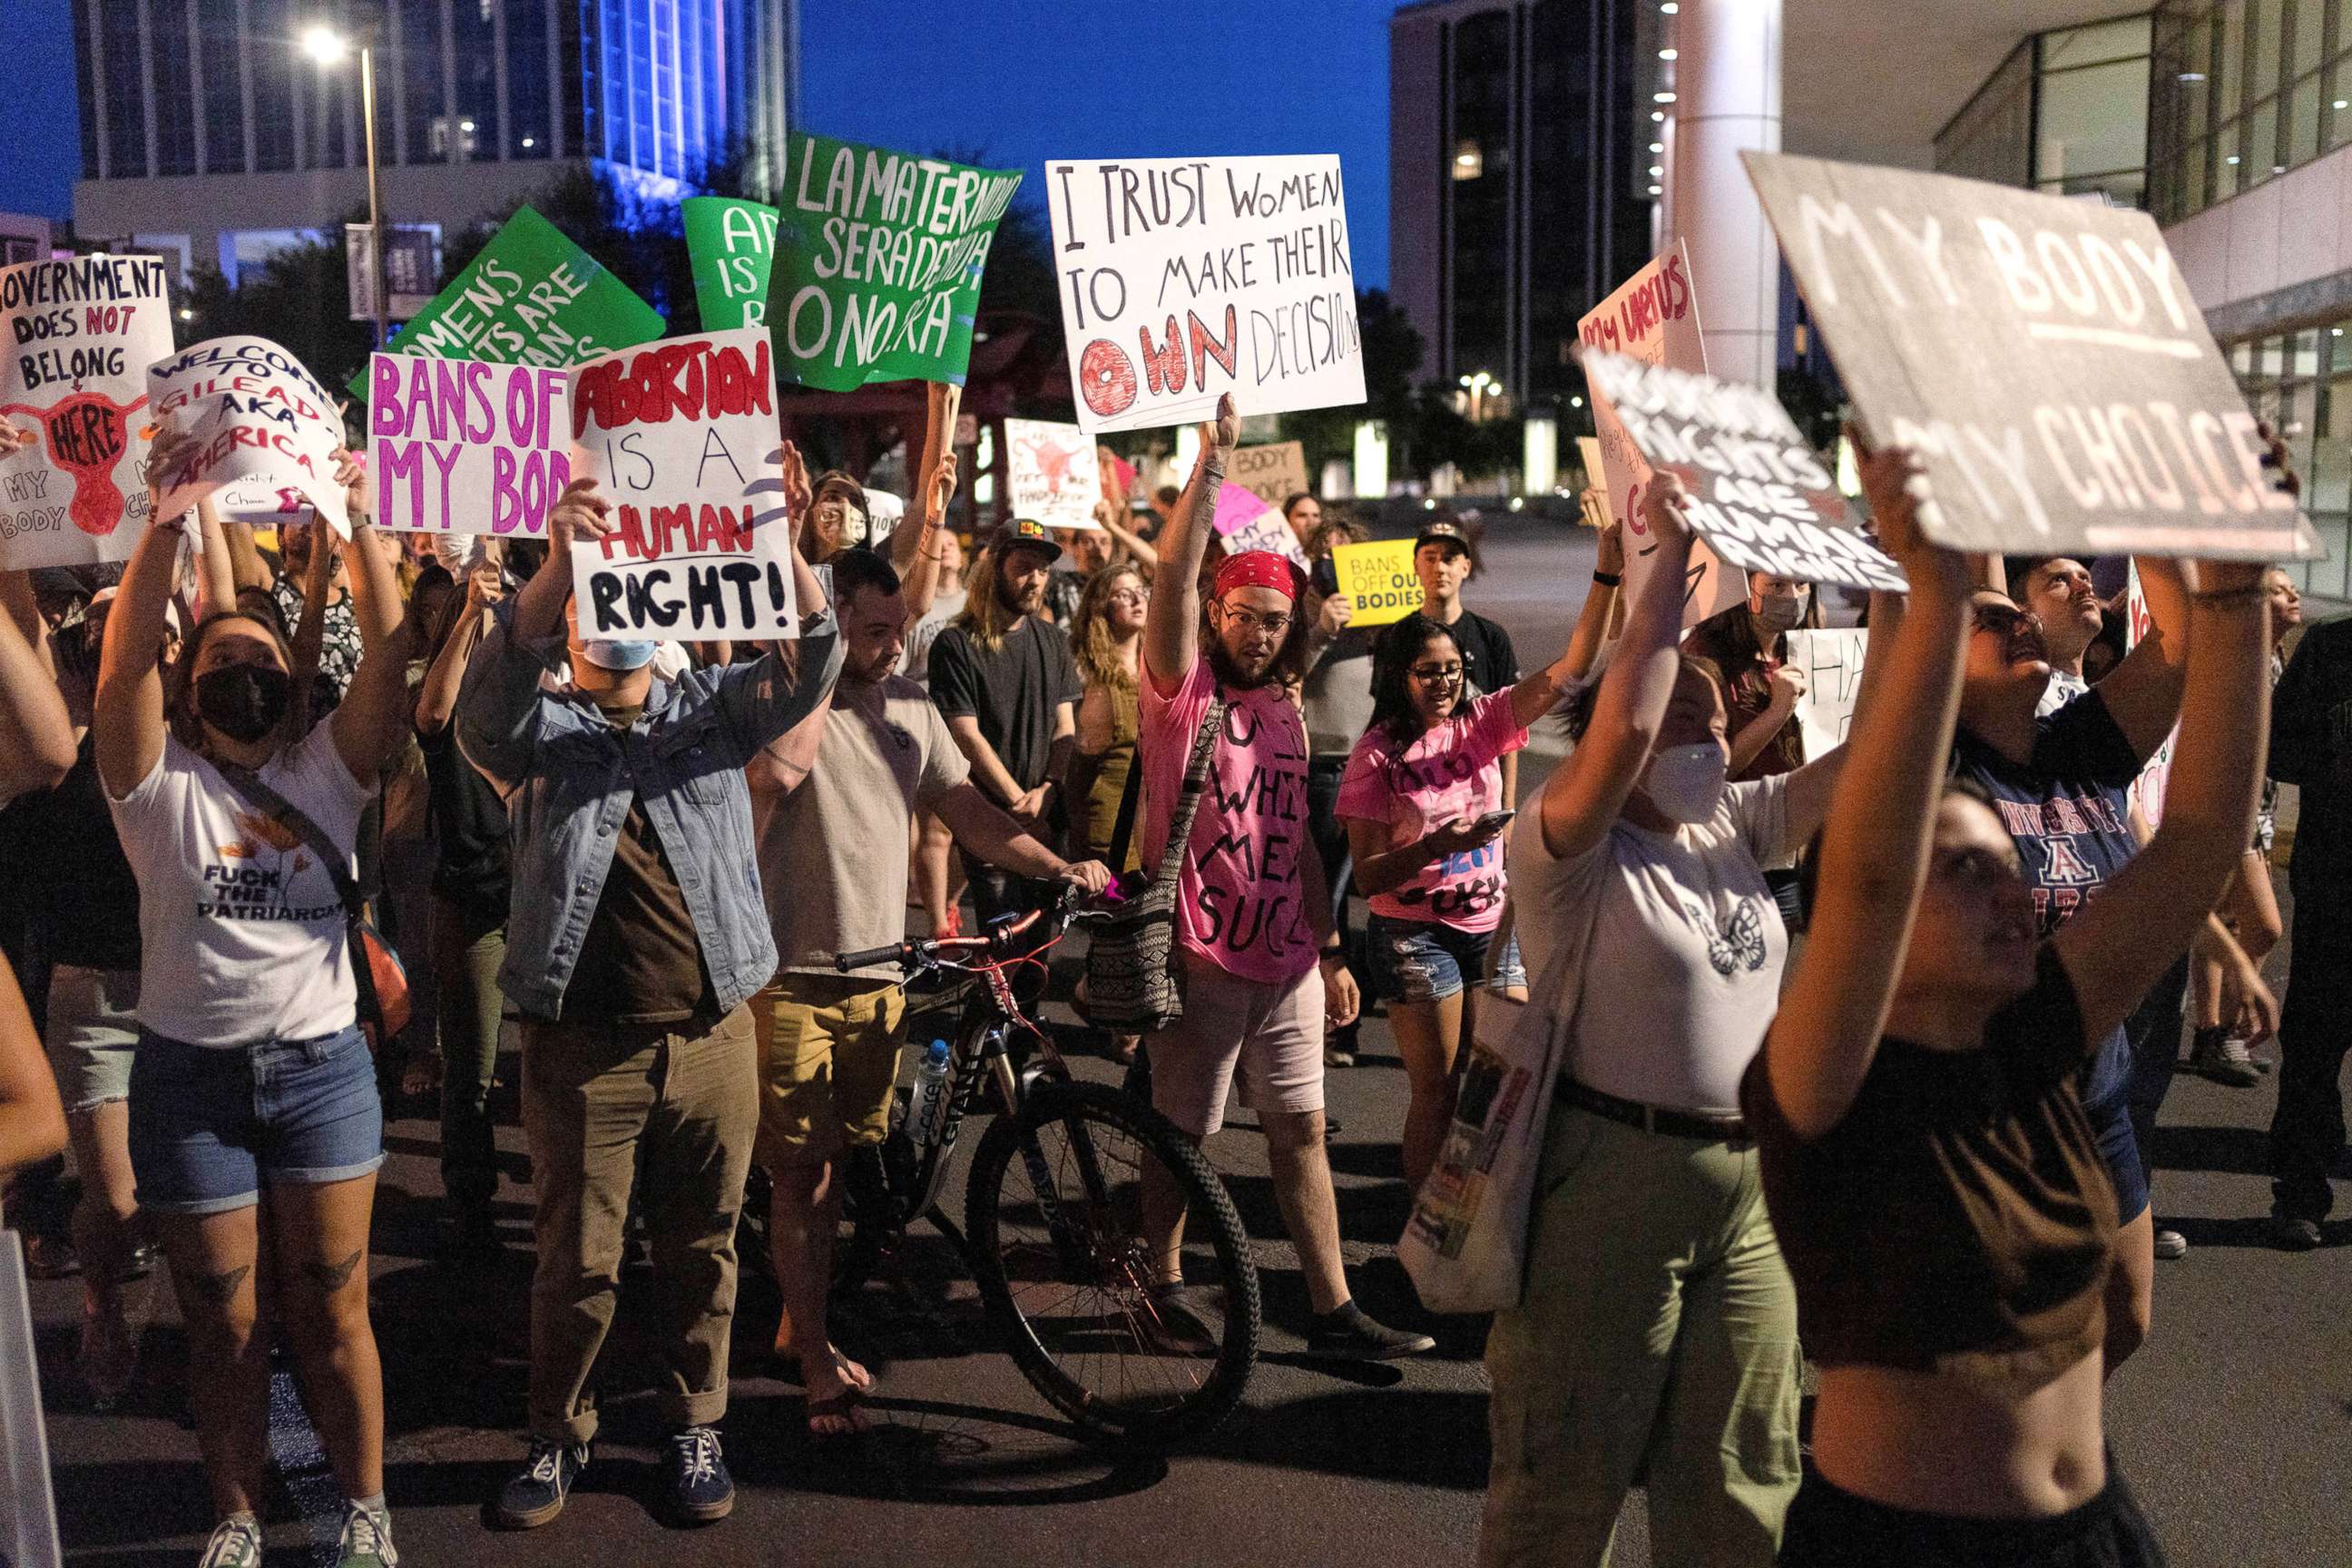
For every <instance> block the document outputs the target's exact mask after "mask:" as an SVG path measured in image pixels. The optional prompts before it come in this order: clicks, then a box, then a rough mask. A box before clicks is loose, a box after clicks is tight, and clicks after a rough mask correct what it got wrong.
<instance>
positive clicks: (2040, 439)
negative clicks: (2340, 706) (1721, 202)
mask: <svg viewBox="0 0 2352 1568" xmlns="http://www.w3.org/2000/svg"><path fill="white" fill-rule="evenodd" d="M1742 156H1743V157H1744V158H1745V159H1746V160H1747V163H1748V178H1749V179H1751V180H1752V181H1754V182H1755V184H1756V190H1757V194H1758V195H1759V196H1760V197H1761V198H1762V199H1763V204H1764V211H1765V215H1766V216H1768V217H1769V218H1770V219H1771V221H1772V226H1773V228H1774V229H1775V230H1776V231H1778V233H1779V235H1780V248H1781V251H1782V253H1783V254H1784V255H1785V256H1786V257H1787V258H1788V261H1789V268H1790V271H1791V272H1792V273H1794V274H1795V276H1796V279H1797V287H1798V288H1799V289H1801V290H1802V291H1803V293H1804V296H1805V302H1806V305H1807V306H1808V308H1809V309H1810V310H1811V313H1812V317H1813V320H1814V321H1815V322H1816V323H1817V324H1818V325H1819V326H1820V328H1821V331H1822V338H1823V340H1824V341H1825V342H1827V343H1828V344H1829V348H1830V352H1831V354H1832V356H1833V357H1834V358H1835V360H1836V362H1837V368H1838V374H1839V377H1840V378H1841V379H1842V380H1843V382H1844V383H1845V385H1846V389H1847V391H1848V392H1849V393H1851V394H1852V395H1853V402H1854V405H1855V407H1856V408H1857V409H1858V410H1859V411H1860V412H1861V415H1862V416H1863V418H1864V421H1865V422H1866V423H1867V425H1868V426H1869V431H1870V436H1871V438H1872V439H1873V440H1874V441H1877V442H1880V443H1883V444H1887V445H1901V446H1906V447H1913V448H1915V449H1916V451H1917V452H1918V454H1919V456H1920V458H1921V460H1922V461H1923V462H1924V463H1925V464H1926V465H1927V476H1928V480H1929V482H1930V484H1931V485H1932V486H1933V487H1934V489H1935V504H1934V505H1933V506H1931V507H1928V508H1926V509H1924V510H1922V511H1921V513H1920V518H1919V523H1920V527H1921V528H1922V529H1923V530H1924V531H1926V532H1927V536H1928V537H1929V538H1931V539H1933V540H1935V541H1936V542H1937V543H1938V544H1942V545H1945V546H1947V547H1948V548H1950V549H1954V550H1966V551H1996V550H2040V551H2068V552H2077V553H2084V554H2102V555H2106V554H2126V553H2145V554H2158V555H2199V556H2212V557H2217V558H2222V559H2235V560H2263V561H2273V560H2284V559H2289V558H2302V557H2310V556H2315V555H2317V554H2319V553H2321V551H2320V546H2319V539H2318V536H2317V534H2316V533H2315V532H2314V531H2313V530H2312V527H2311V524H2310V522H2309V521H2307V520H2305V518H2304V517H2303V515H2302V514H2301V512H2300V511H2299V510H2298V509H2297V506H2296V503H2295V499H2294V497H2293V496H2291V495H2288V494H2286V493H2285V492H2284V491H2282V490H2280V489H2277V488H2276V487H2275V486H2274V485H2273V483H2272V482H2271V479H2270V476H2269V475H2268V474H2267V473H2266V472H2265V471H2264V470H2263V463H2262V459H2263V442H2262V440H2261V438H2260V437H2258V436H2257V435H2256V434H2255V429H2254V416H2253V415H2252V414H2251V413H2249V412H2247V409H2246V403H2245V399H2244V398H2243V397H2242V395H2240V394H2239V391H2238V387H2237V384H2236V382H2235V381H2234V380H2232V379H2231V374H2230V369H2229V366H2228V365H2227V364H2226V363H2223V361H2222V359H2221V353H2219V352H2218V351H2217V350H2216V349H2215V348H2214V346H2213V338H2212V334H2211V333H2210V332H2209V331H2206V328H2205V318H2204V316H2203V314H2202V313H2201V312H2200V310H2198V307H2197V301H2196V300H2194V299H2193V298H2192V297H2191V296H2190V294H2189V286H2188V284H2187V283H2186V282H2185V281H2183V280H2182V279H2181V276H2180V271H2179V268H2178V267H2176V266H2175V265H2174V263H2173V259H2172V253H2171V252H2170V251H2169V250H2168V249H2167V248H2166V247H2165V243H2164V238H2163V237H2162V236H2161V235H2160V234H2159V233H2158V231H2157V226H2156V224H2155V221H2154V220H2153V219H2151V218H2150V217H2149V216H2147V214H2146V213H2142V212H2136V211H2131V210H2128V209H2126V208H2119V207H2108V206H2101V205H2095V204H2093V203H2090V202H2083V201H2073V200H2069V199H2067V198H2064V197H2062V196H2052V195H2037V194H2035V193H2033V192H2030V191H2020V190H2011V189H2009V188H2008V187H2006V186H2002V185H1991V184H1983V183H1982V182H1979V181H1976V180H1962V179H1956V178H1954V177H1952V176H1950V175H1948V174H1916V173H1913V172H1910V171H1906V170H1897V169H1882V168H1874V167H1864V166H1863V165H1860V164H1853V163H1829V162H1827V161H1825V160H1822V159H1819V158H1796V157H1788V156H1783V155H1779V154H1764V153H1744V154H1742Z"/></svg>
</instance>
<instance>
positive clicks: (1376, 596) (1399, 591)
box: [1331, 539, 1423, 626]
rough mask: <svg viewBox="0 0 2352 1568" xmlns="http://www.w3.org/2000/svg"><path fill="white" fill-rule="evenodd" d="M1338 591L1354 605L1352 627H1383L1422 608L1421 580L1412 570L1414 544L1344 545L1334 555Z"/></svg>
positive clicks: (1407, 541)
mask: <svg viewBox="0 0 2352 1568" xmlns="http://www.w3.org/2000/svg"><path fill="white" fill-rule="evenodd" d="M1331 564H1332V567H1333V568H1334V569H1335V570H1336V571H1337V572H1338V574H1339V592H1340V593H1342V594H1344V595H1347V596H1348V598H1349V600H1350V601H1351V602H1352V604H1353V605H1354V609H1355V613H1354V614H1353V615H1352V616H1349V619H1348V624H1349V626H1387V625H1388V624H1389V623H1390V622H1391V621H1401V620H1402V619H1404V618H1405V617H1406V616H1409V615H1412V613H1413V612H1414V611H1415V610H1418V609H1420V608H1421V605H1422V598H1423V595H1422V590H1421V578H1420V577H1419V576H1418V575H1416V574H1414V572H1413V569H1412V540H1410V539H1382V540H1376V541H1374V542H1372V543H1370V544H1342V545H1340V546H1339V548H1338V549H1337V550H1334V551H1333V552H1331Z"/></svg>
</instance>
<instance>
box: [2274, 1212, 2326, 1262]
mask: <svg viewBox="0 0 2352 1568" xmlns="http://www.w3.org/2000/svg"><path fill="white" fill-rule="evenodd" d="M2270 1237H2271V1245H2272V1246H2273V1247H2280V1248H2283V1249H2284V1250H2285V1251H2288V1252H2309V1251H2310V1250H2312V1249H2313V1248H2314V1247H2317V1246H2318V1245H2319V1244H2320V1242H2321V1241H2322V1240H2323V1239H2324V1238H2323V1237H2321V1236H2320V1234H2319V1222H2318V1221H2317V1220H2315V1219H2305V1217H2304V1216H2303V1215H2294V1214H2278V1213H2273V1214H2272V1215H2271V1219H2270Z"/></svg>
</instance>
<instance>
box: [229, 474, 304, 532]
mask: <svg viewBox="0 0 2352 1568" xmlns="http://www.w3.org/2000/svg"><path fill="white" fill-rule="evenodd" d="M213 510H215V511H217V512H219V513H220V514H221V516H223V517H225V518H227V519H229V520H230V521H234V522H241V523H244V524H245V525H246V526H247V527H248V528H275V527H277V526H278V524H279V523H280V522H288V521H291V522H299V521H301V520H302V514H303V512H305V511H307V510H310V502H309V501H307V500H304V499H303V498H302V492H301V491H300V490H298V489H295V488H294V487H293V486H291V485H267V484H261V483H258V482H254V481H247V480H240V481H238V482H237V483H236V484H233V485H223V486H222V487H221V488H220V489H217V490H215V491H214V492H213Z"/></svg>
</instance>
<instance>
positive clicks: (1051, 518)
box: [1004, 419, 1103, 530]
mask: <svg viewBox="0 0 2352 1568" xmlns="http://www.w3.org/2000/svg"><path fill="white" fill-rule="evenodd" d="M1004 446H1005V449H1006V451H1007V452H1008V453H1009V454H1010V455H1011V457H1012V458H1013V465H1012V474H1011V479H1009V481H1008V483H1009V484H1010V486H1011V495H1012V498H1013V516H1015V517H1030V518H1034V519H1036V520H1037V521H1039V522H1042V523H1045V524H1046V525H1047V526H1048V527H1051V528H1092V529H1097V530H1098V529H1100V528H1101V527H1102V524H1101V523H1100V522H1099V521H1097V520H1096V517H1095V508H1096V507H1097V506H1098V505H1099V504H1101V501H1102V499H1103V491H1102V465H1101V464H1100V463H1099V462H1097V460H1096V458H1095V442H1094V437H1091V436H1089V435H1087V433H1086V432H1085V431H1083V430H1081V429H1079V428H1078V427H1077V426H1075V425H1056V424H1053V423H1050V422H1048V421H1046V420H1043V419H1007V420H1006V421H1005V422H1004Z"/></svg>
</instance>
